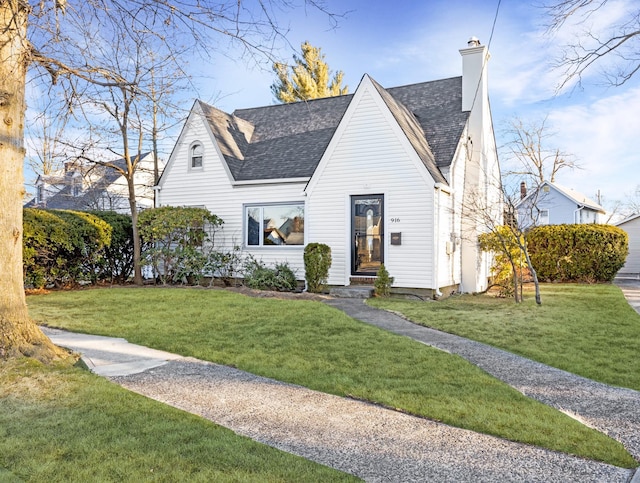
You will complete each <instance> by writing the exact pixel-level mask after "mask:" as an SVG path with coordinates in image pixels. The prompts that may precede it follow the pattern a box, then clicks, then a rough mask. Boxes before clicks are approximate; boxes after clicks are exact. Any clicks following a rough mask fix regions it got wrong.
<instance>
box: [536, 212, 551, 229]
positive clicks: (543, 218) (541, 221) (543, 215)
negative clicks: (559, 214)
mask: <svg viewBox="0 0 640 483" xmlns="http://www.w3.org/2000/svg"><path fill="white" fill-rule="evenodd" d="M548 224H549V210H539V212H538V225H548Z"/></svg>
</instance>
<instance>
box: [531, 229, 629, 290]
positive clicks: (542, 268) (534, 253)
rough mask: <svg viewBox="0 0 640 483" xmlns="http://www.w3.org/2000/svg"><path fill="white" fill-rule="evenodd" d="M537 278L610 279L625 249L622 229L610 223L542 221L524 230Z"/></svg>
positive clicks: (560, 279)
mask: <svg viewBox="0 0 640 483" xmlns="http://www.w3.org/2000/svg"><path fill="white" fill-rule="evenodd" d="M527 243H528V249H529V254H530V256H531V263H532V265H533V267H534V268H535V270H536V272H537V273H538V278H539V279H540V280H544V281H551V282H586V283H595V282H611V281H612V280H613V279H614V277H615V276H616V273H617V272H618V270H620V269H621V268H622V266H623V265H624V262H625V259H626V258H627V254H628V252H629V243H628V237H627V234H626V232H625V231H624V230H622V229H620V228H618V227H615V226H611V225H597V224H589V225H545V226H539V227H536V228H533V229H531V230H530V231H529V232H528V233H527Z"/></svg>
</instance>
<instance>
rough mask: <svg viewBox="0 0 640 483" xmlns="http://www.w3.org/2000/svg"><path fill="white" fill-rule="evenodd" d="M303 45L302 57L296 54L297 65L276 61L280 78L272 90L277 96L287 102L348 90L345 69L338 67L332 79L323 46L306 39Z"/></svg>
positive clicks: (316, 97) (339, 94)
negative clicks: (322, 51)
mask: <svg viewBox="0 0 640 483" xmlns="http://www.w3.org/2000/svg"><path fill="white" fill-rule="evenodd" d="M300 49H301V51H302V57H298V56H297V55H295V54H294V56H293V60H294V62H295V65H293V66H288V65H286V64H282V63H279V62H276V63H275V64H273V71H274V72H275V73H276V75H277V76H278V80H277V81H276V82H274V83H273V84H272V85H271V91H272V92H273V95H274V96H275V98H276V99H278V100H279V101H280V102H283V103H288V102H296V101H306V100H308V99H318V98H321V97H333V96H341V95H343V94H347V93H348V92H349V87H348V86H344V87H343V86H342V79H343V77H344V72H342V71H341V70H339V71H338V72H336V73H335V75H334V76H333V78H331V79H330V76H331V71H330V70H329V66H328V65H327V63H326V62H325V61H324V55H323V54H322V53H321V50H322V49H321V48H320V47H314V46H313V45H311V44H310V43H309V42H304V43H303V44H302V45H301V47H300Z"/></svg>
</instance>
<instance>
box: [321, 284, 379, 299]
mask: <svg viewBox="0 0 640 483" xmlns="http://www.w3.org/2000/svg"><path fill="white" fill-rule="evenodd" d="M329 295H331V296H332V297H336V298H343V299H368V298H371V297H373V287H371V286H367V285H350V286H348V287H333V288H332V289H331V290H329Z"/></svg>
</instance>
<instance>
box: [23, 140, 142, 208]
mask: <svg viewBox="0 0 640 483" xmlns="http://www.w3.org/2000/svg"><path fill="white" fill-rule="evenodd" d="M149 154H151V153H144V154H142V156H141V159H144V158H146V157H147V156H148V155H149ZM135 159H137V156H136V157H135V158H134V160H135ZM110 163H111V164H113V165H115V166H117V167H118V168H120V169H123V170H126V169H127V162H126V160H125V159H124V158H120V159H117V160H115V161H110ZM98 166H99V165H96V167H98ZM120 176H121V174H120V173H119V172H118V171H116V170H115V169H112V168H107V167H105V168H104V174H103V176H102V177H101V178H100V179H98V180H96V181H95V182H94V183H93V185H92V186H90V187H89V188H88V189H86V190H84V191H82V192H81V193H80V194H79V195H78V196H74V195H73V182H72V178H70V177H69V178H68V179H66V180H65V179H61V180H60V183H59V184H64V186H63V187H62V188H61V189H60V190H59V191H58V192H56V193H55V194H53V195H51V196H49V197H48V198H47V199H46V203H45V206H46V208H48V209H52V210H77V211H82V210H89V209H93V208H94V204H95V201H96V200H97V199H98V198H100V197H101V196H103V195H104V194H105V193H106V191H107V188H108V187H109V186H110V185H111V184H112V183H114V182H115V181H116V180H117V179H118V178H120ZM65 181H66V184H65ZM36 206H38V205H37V203H36V202H35V198H33V199H32V200H31V201H29V202H28V203H27V204H25V207H26V208H31V207H36Z"/></svg>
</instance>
